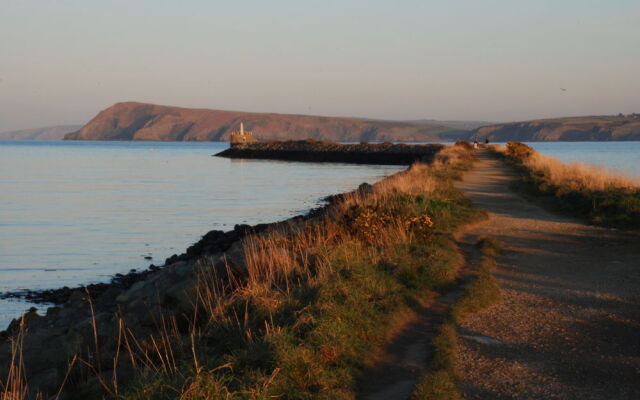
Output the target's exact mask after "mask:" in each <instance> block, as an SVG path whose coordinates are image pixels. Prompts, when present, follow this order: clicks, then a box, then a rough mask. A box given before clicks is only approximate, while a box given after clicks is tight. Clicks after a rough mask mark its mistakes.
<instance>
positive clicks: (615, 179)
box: [494, 146, 640, 191]
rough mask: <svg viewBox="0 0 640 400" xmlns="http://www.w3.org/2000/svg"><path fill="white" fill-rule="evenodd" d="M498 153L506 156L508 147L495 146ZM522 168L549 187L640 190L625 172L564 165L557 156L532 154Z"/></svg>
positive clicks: (639, 186)
mask: <svg viewBox="0 0 640 400" xmlns="http://www.w3.org/2000/svg"><path fill="white" fill-rule="evenodd" d="M494 149H495V150H497V151H499V152H502V153H505V152H506V150H507V149H506V147H505V146H495V147H494ZM520 162H521V163H522V165H523V166H524V167H525V168H527V169H530V170H531V171H533V172H534V173H535V174H536V175H538V176H541V177H543V179H544V180H545V181H546V182H547V183H548V184H550V185H554V186H557V187H559V188H563V189H564V190H575V191H607V190H612V189H614V190H623V191H635V190H638V189H639V188H640V182H638V180H637V179H633V178H630V177H628V176H626V175H625V174H623V173H620V172H614V171H610V170H607V169H606V168H602V167H597V166H593V165H587V164H584V163H570V164H565V163H563V162H561V161H559V160H558V159H556V158H554V157H548V156H545V155H542V154H541V153H539V152H537V151H533V152H532V153H531V154H530V155H529V156H528V157H524V158H521V159H520Z"/></svg>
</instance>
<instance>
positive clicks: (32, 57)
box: [0, 0, 640, 131]
mask: <svg viewBox="0 0 640 400" xmlns="http://www.w3.org/2000/svg"><path fill="white" fill-rule="evenodd" d="M638 21H640V1H637V0H609V1H604V0H603V1H594V0H554V1H548V0H536V1H521V0H504V1H502V0H500V1H499V0H493V1H492V0H447V1H429V0H395V1H388V0H387V1H378V0H340V1H337V0H321V1H316V0H306V1H299V0H298V1H290V0H270V1H264V0H262V1H258V0H244V1H215V0H183V1H180V2H178V1H165V0H153V1H150V0H135V1H131V0H128V1H123V0H100V1H97V0H0V131H6V130H13V129H26V128H34V127H40V126H48V125H58V124H75V123H78V124H82V123H86V122H87V121H88V120H90V119H91V118H92V117H93V116H94V115H95V114H97V113H98V112H99V111H100V110H102V109H105V108H107V107H109V106H111V105H112V104H113V103H116V102H119V101H140V102H150V103H156V104H166V105H175V106H184V107H197V108H213V109H225V110H241V111H255V112H278V113H291V114H312V115H332V116H356V117H368V118H380V119H395V120H408V119H428V118H435V119H456V120H484V121H517V120H527V119H535V118H543V117H561V116H575V115H594V114H618V113H620V112H622V113H625V114H626V113H631V112H640V23H638ZM561 88H564V89H566V90H564V91H563V90H561Z"/></svg>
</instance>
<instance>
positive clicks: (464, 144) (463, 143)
mask: <svg viewBox="0 0 640 400" xmlns="http://www.w3.org/2000/svg"><path fill="white" fill-rule="evenodd" d="M454 146H458V147H462V148H464V149H466V150H472V149H473V146H471V143H469V142H467V141H465V140H458V141H457V142H456V143H455V144H454Z"/></svg>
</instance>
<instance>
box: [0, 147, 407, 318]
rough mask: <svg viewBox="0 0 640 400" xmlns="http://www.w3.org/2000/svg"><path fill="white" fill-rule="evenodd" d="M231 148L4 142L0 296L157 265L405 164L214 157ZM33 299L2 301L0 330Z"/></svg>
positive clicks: (303, 208) (0, 187)
mask: <svg viewBox="0 0 640 400" xmlns="http://www.w3.org/2000/svg"><path fill="white" fill-rule="evenodd" d="M227 146H228V145H227V144H226V143H160V142H69V141H58V142H37V141H33V142H17V141H11V142H8V141H7V142H0V292H4V291H14V290H19V289H21V288H29V289H44V288H55V287H61V286H75V285H79V284H85V283H90V282H98V281H106V280H108V279H109V277H110V276H111V275H113V274H115V273H118V272H127V271H129V270H130V269H132V268H145V267H147V266H148V265H149V264H150V263H156V264H158V265H162V264H163V263H164V260H165V258H167V257H168V256H170V255H172V254H174V253H182V252H184V250H185V249H186V248H187V247H188V246H189V245H190V244H192V243H194V242H195V241H197V240H198V239H199V238H200V236H201V235H203V234H204V233H206V232H208V231H209V230H212V229H220V230H229V229H232V228H233V225H234V224H239V223H247V224H255V223H261V222H273V221H277V220H281V219H284V218H287V217H290V216H293V215H295V214H299V213H302V212H305V211H306V210H308V209H310V208H313V207H315V206H316V205H318V203H319V201H320V199H321V198H323V197H325V196H327V195H330V194H335V193H338V192H344V191H348V190H353V189H354V188H356V187H357V186H358V185H359V184H360V183H362V182H374V181H377V180H379V179H380V178H381V177H383V176H386V175H389V174H391V173H394V172H396V171H398V170H400V169H401V168H399V167H398V166H364V165H342V164H310V163H289V162H278V161H238V160H229V159H225V158H218V157H211V155H212V154H214V153H217V152H219V151H221V150H223V149H225V148H227ZM145 256H151V257H153V259H152V260H151V261H148V260H145V259H144V257H145ZM30 306H31V305H30V304H25V303H24V302H19V301H8V300H3V301H0V329H4V327H6V325H7V324H8V322H9V321H10V319H11V318H12V317H15V316H16V315H18V314H20V313H21V312H23V311H25V310H26V309H27V308H28V307H30Z"/></svg>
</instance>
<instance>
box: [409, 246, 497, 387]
mask: <svg viewBox="0 0 640 400" xmlns="http://www.w3.org/2000/svg"><path fill="white" fill-rule="evenodd" d="M478 246H479V247H480V252H481V258H480V263H479V267H478V271H477V276H476V278H475V279H474V280H473V282H471V284H469V286H468V287H467V289H466V290H465V293H464V294H463V295H462V297H460V299H459V300H458V301H456V302H455V303H454V304H453V306H452V307H451V309H450V310H449V315H448V316H447V317H446V318H445V321H444V322H443V323H442V325H441V326H440V329H439V332H438V335H437V336H436V337H435V338H434V339H433V341H432V342H431V345H432V346H433V349H434V356H433V360H432V363H431V371H429V372H428V373H427V374H426V375H425V376H424V377H423V378H422V379H421V380H420V382H419V383H418V384H417V385H416V387H415V390H414V392H413V394H412V396H411V399H412V400H457V399H460V398H461V394H460V390H459V388H458V383H457V373H456V369H457V353H458V334H457V329H456V327H457V325H458V324H459V323H460V321H462V320H463V319H464V318H465V317H466V316H467V315H469V314H471V313H474V312H477V311H480V310H482V309H484V308H487V307H489V306H491V305H493V304H495V303H497V302H498V301H499V300H500V287H499V286H498V283H497V282H496V280H495V278H494V277H493V276H492V274H491V272H492V271H493V270H494V268H495V266H496V262H495V257H496V256H498V255H499V254H500V252H501V251H502V246H501V244H500V242H499V241H498V240H496V239H495V238H482V239H481V240H480V241H479V242H478Z"/></svg>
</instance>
